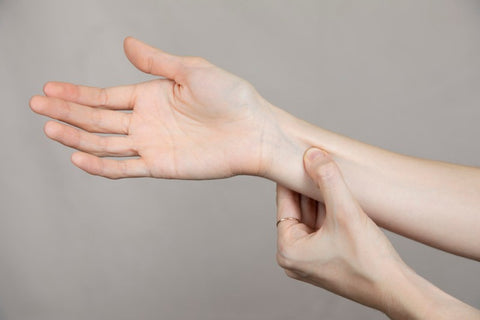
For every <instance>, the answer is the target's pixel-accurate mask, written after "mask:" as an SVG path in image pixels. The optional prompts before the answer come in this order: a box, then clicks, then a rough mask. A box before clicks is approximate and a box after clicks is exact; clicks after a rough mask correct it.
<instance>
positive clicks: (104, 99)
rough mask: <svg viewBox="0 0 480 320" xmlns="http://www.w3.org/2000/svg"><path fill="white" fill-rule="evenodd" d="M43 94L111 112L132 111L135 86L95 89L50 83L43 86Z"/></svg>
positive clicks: (71, 84)
mask: <svg viewBox="0 0 480 320" xmlns="http://www.w3.org/2000/svg"><path fill="white" fill-rule="evenodd" d="M43 92H44V93H45V95H47V96H48V97H55V98H60V99H63V100H67V101H70V102H75V103H78V104H83V105H86V106H91V107H100V108H106V109H112V110H130V109H133V106H134V102H135V85H128V86H118V87H111V88H95V87H87V86H80V85H75V84H73V83H67V82H53V81H52V82H47V83H46V84H45V86H44V87H43Z"/></svg>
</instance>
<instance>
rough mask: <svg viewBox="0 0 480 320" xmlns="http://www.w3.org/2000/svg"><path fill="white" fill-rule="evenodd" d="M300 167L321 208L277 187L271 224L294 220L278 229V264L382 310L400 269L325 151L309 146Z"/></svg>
mask: <svg viewBox="0 0 480 320" xmlns="http://www.w3.org/2000/svg"><path fill="white" fill-rule="evenodd" d="M304 164H305V171H306V172H307V174H308V175H309V176H310V178H311V179H312V180H313V182H314V183H315V185H316V186H317V187H318V189H319V191H320V193H321V195H322V196H323V199H324V202H325V205H323V204H322V203H319V202H317V201H315V200H312V199H309V198H308V197H306V196H303V195H300V194H298V193H296V192H294V191H291V190H289V189H286V188H284V187H282V186H281V185H278V186H277V220H280V219H282V218H286V217H291V218H295V219H298V221H295V220H285V221H282V222H280V223H279V225H278V253H277V260H278V263H279V265H280V266H281V267H282V268H284V269H285V272H286V274H287V275H288V276H290V277H292V278H294V279H297V280H301V281H304V282H308V283H310V284H313V285H316V286H319V287H322V288H325V289H327V290H329V291H332V292H334V293H336V294H339V295H342V296H344V297H346V298H349V299H352V300H355V301H357V302H360V303H362V304H365V305H368V306H371V307H374V308H377V309H380V310H383V311H386V310H388V309H389V308H391V306H389V300H390V299H389V296H390V297H391V293H392V292H391V290H390V289H389V281H390V280H391V279H392V278H391V277H393V276H394V275H397V274H399V272H400V270H403V269H404V268H405V267H406V265H405V264H404V263H403V261H402V260H401V258H400V257H399V256H398V254H397V252H396V251H395V249H394V248H393V246H392V245H391V244H390V242H389V241H388V239H387V237H386V236H385V235H384V233H383V232H382V231H381V230H380V229H379V228H378V227H377V226H376V225H375V223H374V222H373V221H372V220H371V219H370V218H369V217H368V216H367V215H366V214H365V212H364V211H363V210H362V208H361V207H360V205H359V204H358V202H357V201H356V200H355V198H354V197H353V195H352V193H351V192H350V190H349V188H348V187H347V185H346V183H345V181H344V180H343V177H342V175H341V173H340V171H339V168H338V166H337V165H336V163H335V162H333V160H332V159H331V158H330V156H329V155H328V154H327V153H325V152H323V151H321V150H320V149H317V148H311V149H309V150H308V151H307V152H306V153H305V159H304ZM387 288H388V289H387Z"/></svg>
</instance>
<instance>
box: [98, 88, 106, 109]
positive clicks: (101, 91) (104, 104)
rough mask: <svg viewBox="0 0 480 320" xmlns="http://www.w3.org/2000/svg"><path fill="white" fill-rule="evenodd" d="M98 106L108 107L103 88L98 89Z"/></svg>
mask: <svg viewBox="0 0 480 320" xmlns="http://www.w3.org/2000/svg"><path fill="white" fill-rule="evenodd" d="M100 105H101V106H107V105H108V91H107V89H105V88H101V89H100Z"/></svg>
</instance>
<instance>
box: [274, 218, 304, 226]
mask: <svg viewBox="0 0 480 320" xmlns="http://www.w3.org/2000/svg"><path fill="white" fill-rule="evenodd" d="M287 220H295V221H297V222H298V223H300V220H299V219H297V218H294V217H287V218H282V219H280V220H278V221H277V224H276V226H277V227H278V224H279V223H280V222H283V221H287Z"/></svg>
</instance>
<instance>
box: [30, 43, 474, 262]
mask: <svg viewBox="0 0 480 320" xmlns="http://www.w3.org/2000/svg"><path fill="white" fill-rule="evenodd" d="M125 51H126V54H127V57H128V58H129V59H130V61H131V62H132V63H133V64H134V65H135V66H136V67H137V68H139V69H140V70H141V71H144V72H147V73H151V74H155V75H158V76H161V77H164V78H163V79H158V80H153V81H149V82H145V83H140V84H136V85H129V86H122V87H115V88H107V89H99V88H90V87H84V86H76V85H72V84H67V83H48V84H47V85H46V86H45V88H44V93H45V96H35V97H33V98H32V100H31V101H30V105H31V108H32V109H33V110H34V111H35V112H37V113H39V114H42V115H46V116H48V117H51V118H53V119H57V120H60V121H62V122H64V123H67V124H70V125H72V126H69V125H66V124H64V123H61V122H55V121H49V122H47V124H46V126H45V133H46V134H47V136H48V137H50V138H51V139H53V140H56V141H58V142H60V143H62V144H65V145H67V146H69V147H73V148H75V149H77V150H79V151H80V152H76V153H74V154H73V155H72V162H73V163H74V164H75V165H76V166H78V167H79V168H81V169H83V170H85V171H87V172H89V173H91V174H95V175H100V176H104V177H108V178H113V179H117V178H126V177H146V176H148V177H156V178H170V179H216V178H226V177H230V176H233V175H238V174H247V175H258V176H263V177H266V178H268V179H271V180H273V181H276V182H279V183H281V184H283V185H285V186H287V187H289V188H290V189H293V190H295V191H298V192H300V193H302V194H305V195H308V196H310V197H311V198H314V199H317V200H322V199H321V195H320V194H319V193H318V192H317V190H316V188H314V186H313V185H312V183H311V181H310V180H309V179H307V177H306V175H305V172H304V169H303V167H302V165H301V163H302V161H301V159H302V156H303V152H304V150H305V149H306V148H307V147H309V146H312V145H315V146H320V147H322V148H324V149H325V150H326V151H328V152H329V153H330V154H331V155H332V156H333V157H334V159H335V160H336V162H337V163H338V164H339V166H340V168H341V170H342V172H343V173H344V176H345V179H346V182H347V184H348V185H349V187H350V188H351V189H352V191H353V193H354V194H355V197H356V198H357V199H358V200H359V202H360V204H361V205H362V207H363V208H364V209H365V210H366V212H367V213H368V214H369V215H370V216H371V217H372V218H373V219H374V220H375V222H377V223H378V224H379V225H381V226H383V227H385V228H387V229H389V230H392V231H394V232H396V233H399V234H401V235H404V236H407V237H410V238H412V239H415V240H418V241H422V242H424V243H426V244H429V245H431V246H435V247H437V248H440V249H443V250H446V251H450V252H453V253H456V254H459V255H463V256H466V257H470V258H474V259H477V260H480V240H479V237H478V234H479V232H480V214H479V213H480V170H479V169H475V168H468V167H462V166H456V165H451V164H446V163H439V162H433V161H426V160H420V159H414V158H410V157H406V156H402V155H398V154H395V153H391V152H388V151H385V150H382V149H379V148H375V147H372V146H369V145H366V144H363V143H361V142H358V141H355V140H352V139H349V138H347V137H343V136H340V135H337V134H334V133H331V132H328V131H326V130H323V129H321V128H318V127H315V126H313V125H311V124H309V123H307V122H304V121H302V120H300V119H297V118H295V117H293V116H292V115H290V114H288V113H286V112H284V111H282V110H280V109H279V108H276V107H274V106H272V105H271V104H270V103H268V102H267V101H266V100H265V99H263V98H262V97H261V96H260V95H259V94H258V93H257V92H256V91H255V89H254V88H253V87H252V86H251V85H250V84H249V83H248V82H246V81H244V80H242V79H240V78H238V77H236V76H234V75H232V74H230V73H228V72H226V71H224V70H222V69H220V68H217V67H216V66H214V65H213V64H211V63H209V62H207V61H205V60H204V59H201V58H195V57H179V56H175V55H171V54H168V53H166V52H163V51H161V50H158V49H155V48H152V47H150V46H148V45H145V44H143V43H141V42H139V41H138V40H135V39H132V38H128V39H126V41H125ZM126 110H127V111H128V112H124V111H126ZM96 133H109V134H115V136H102V135H97V134H96ZM112 156H113V157H120V159H118V160H113V159H110V158H106V157H112ZM121 157H136V158H134V159H131V158H129V159H126V160H123V159H121Z"/></svg>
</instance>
